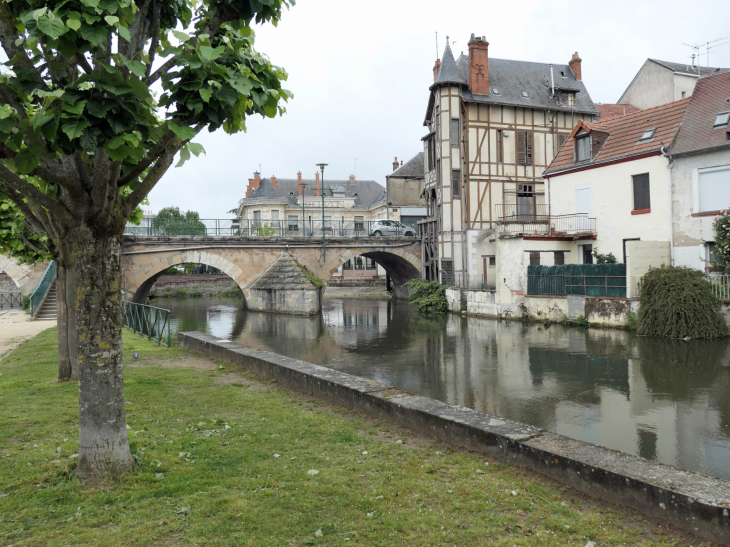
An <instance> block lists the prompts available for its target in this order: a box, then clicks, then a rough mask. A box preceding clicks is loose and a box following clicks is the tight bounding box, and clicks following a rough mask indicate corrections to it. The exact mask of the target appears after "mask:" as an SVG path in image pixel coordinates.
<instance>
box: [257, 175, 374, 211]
mask: <svg viewBox="0 0 730 547" xmlns="http://www.w3.org/2000/svg"><path fill="white" fill-rule="evenodd" d="M276 182H277V186H278V187H279V189H278V190H277V189H276V188H274V186H273V185H272V184H271V181H270V180H269V179H267V178H266V179H262V180H261V183H260V185H259V187H258V188H256V189H255V190H254V191H253V192H252V193H251V195H250V196H249V197H248V199H243V200H242V203H243V204H244V205H245V203H246V202H247V201H250V200H253V199H266V200H287V201H289V203H290V204H291V205H296V203H297V198H298V191H299V189H298V184H299V183H298V180H297V179H280V178H278V177H277V179H276ZM302 183H304V184H305V185H306V186H305V187H304V196H305V197H319V196H316V194H315V179H302ZM338 186H341V187H343V188H344V193H345V197H350V198H351V197H354V198H355V207H354V208H361V209H367V208H369V207H372V206H373V205H375V204H377V203H379V202H385V201H386V196H385V188H383V186H381V185H380V184H378V183H377V182H375V181H374V180H356V181H355V182H352V183H351V182H350V181H349V180H327V178H326V177H325V181H324V195H325V197H332V188H334V187H338ZM290 194H293V195H290ZM355 194H357V196H355Z"/></svg>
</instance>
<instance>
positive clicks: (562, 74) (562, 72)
mask: <svg viewBox="0 0 730 547" xmlns="http://www.w3.org/2000/svg"><path fill="white" fill-rule="evenodd" d="M560 77H561V78H567V76H566V75H565V71H563V70H561V71H560Z"/></svg>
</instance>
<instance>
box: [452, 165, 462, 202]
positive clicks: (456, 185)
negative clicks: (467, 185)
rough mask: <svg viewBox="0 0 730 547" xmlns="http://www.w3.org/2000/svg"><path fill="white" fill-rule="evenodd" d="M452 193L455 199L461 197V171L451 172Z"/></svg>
mask: <svg viewBox="0 0 730 547" xmlns="http://www.w3.org/2000/svg"><path fill="white" fill-rule="evenodd" d="M451 192H452V195H453V196H454V197H455V198H458V197H461V171H460V170H459V169H454V170H453V171H451Z"/></svg>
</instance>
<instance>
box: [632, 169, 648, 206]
mask: <svg viewBox="0 0 730 547" xmlns="http://www.w3.org/2000/svg"><path fill="white" fill-rule="evenodd" d="M632 178H633V179H634V211H642V210H645V209H650V208H651V200H650V196H649V173H644V174H643V175H634V176H633V177H632Z"/></svg>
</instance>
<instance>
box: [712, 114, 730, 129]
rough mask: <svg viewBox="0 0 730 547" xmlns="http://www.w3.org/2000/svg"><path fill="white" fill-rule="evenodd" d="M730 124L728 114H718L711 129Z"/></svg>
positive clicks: (729, 115)
mask: <svg viewBox="0 0 730 547" xmlns="http://www.w3.org/2000/svg"><path fill="white" fill-rule="evenodd" d="M728 122H730V112H720V113H719V114H718V115H717V116H716V117H715V125H714V126H713V127H724V126H726V125H727V124H728Z"/></svg>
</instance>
